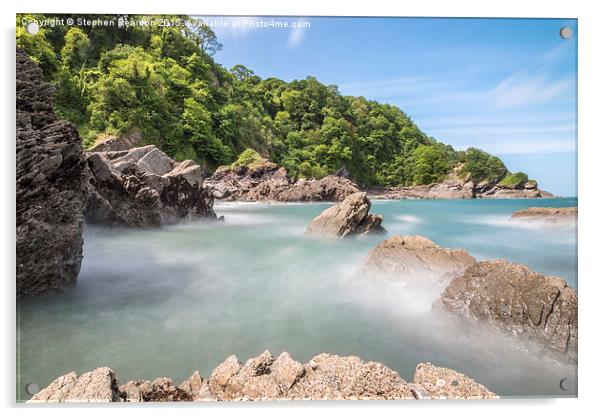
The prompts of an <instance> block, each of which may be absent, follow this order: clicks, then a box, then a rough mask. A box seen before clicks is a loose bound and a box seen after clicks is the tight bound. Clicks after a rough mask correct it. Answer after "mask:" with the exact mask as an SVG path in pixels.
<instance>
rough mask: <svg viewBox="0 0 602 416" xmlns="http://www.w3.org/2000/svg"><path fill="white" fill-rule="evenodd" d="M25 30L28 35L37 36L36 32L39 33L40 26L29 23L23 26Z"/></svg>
mask: <svg viewBox="0 0 602 416" xmlns="http://www.w3.org/2000/svg"><path fill="white" fill-rule="evenodd" d="M25 30H26V31H27V33H29V34H30V35H37V34H38V32H39V31H40V25H38V24H37V23H36V22H29V23H27V25H26V26H25Z"/></svg>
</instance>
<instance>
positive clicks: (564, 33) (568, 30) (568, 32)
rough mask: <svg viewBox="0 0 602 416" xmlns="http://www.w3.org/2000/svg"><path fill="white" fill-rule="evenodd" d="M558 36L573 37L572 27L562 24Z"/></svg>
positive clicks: (563, 37)
mask: <svg viewBox="0 0 602 416" xmlns="http://www.w3.org/2000/svg"><path fill="white" fill-rule="evenodd" d="M560 37H561V38H562V39H570V38H572V37H573V29H571V28H570V27H568V26H563V27H562V28H561V29H560Z"/></svg>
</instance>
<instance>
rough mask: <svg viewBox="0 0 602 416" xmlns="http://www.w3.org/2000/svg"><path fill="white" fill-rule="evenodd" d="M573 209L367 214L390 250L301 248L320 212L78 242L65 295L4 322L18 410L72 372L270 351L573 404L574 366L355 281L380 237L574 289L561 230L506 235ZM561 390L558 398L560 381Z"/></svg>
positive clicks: (255, 212)
mask: <svg viewBox="0 0 602 416" xmlns="http://www.w3.org/2000/svg"><path fill="white" fill-rule="evenodd" d="M576 204H577V200H576V199H574V198H567V199H549V200H468V201H447V200H432V201H413V200H402V201H373V208H372V211H373V212H375V213H377V214H382V215H383V216H384V223H383V225H384V226H385V228H386V229H387V230H388V235H384V236H383V235H379V236H374V237H365V238H358V239H350V240H343V241H321V240H315V239H308V238H306V237H305V236H304V234H303V233H304V230H305V227H306V225H307V224H308V222H309V221H310V220H311V219H312V218H313V217H314V216H315V215H317V214H318V213H320V212H321V211H322V210H323V209H324V208H325V207H327V206H328V204H286V205H267V204H254V203H222V204H218V205H217V206H216V211H217V213H218V215H224V216H225V219H226V221H225V223H223V224H218V223H214V224H206V223H200V222H199V223H190V224H181V225H177V226H171V227H164V228H162V229H158V230H126V229H106V228H96V227H87V228H86V231H85V236H84V238H85V245H84V262H83V264H82V269H81V273H80V276H79V278H78V283H77V285H76V286H75V287H73V288H71V289H68V290H66V291H65V292H64V293H61V294H57V295H52V296H45V297H42V298H37V299H35V300H30V299H28V300H26V301H23V302H22V303H21V305H20V306H19V308H18V321H19V322H18V324H19V326H18V342H19V345H18V351H19V353H18V357H17V358H18V362H17V370H18V386H17V388H18V397H19V399H22V400H25V399H27V398H28V396H27V395H26V394H25V392H24V386H25V385H26V384H27V383H30V382H35V383H37V384H39V385H40V386H45V385H47V384H48V383H49V382H51V381H52V380H53V379H54V378H56V377H57V376H59V375H62V374H64V373H66V372H69V371H72V370H75V371H76V372H78V373H80V372H83V371H86V370H89V369H92V368H96V367H98V366H109V367H111V368H113V369H114V370H115V371H116V373H117V376H118V378H119V380H120V381H121V382H125V381H127V380H131V379H138V378H144V379H153V378H155V377H158V376H167V377H171V378H173V379H174V382H176V383H179V382H180V381H182V380H184V379H185V378H187V377H189V376H190V374H191V373H192V372H193V370H195V369H199V370H200V371H201V373H202V375H203V376H209V374H210V371H211V370H212V369H213V368H214V367H215V366H216V365H218V364H219V363H220V362H221V361H223V360H224V359H225V358H226V357H227V356H229V355H230V354H236V355H237V356H238V357H239V359H240V360H242V361H245V360H246V359H248V358H249V357H252V356H256V355H258V354H260V353H261V352H262V351H263V350H265V349H269V350H270V351H271V352H272V354H274V355H276V354H279V353H280V352H281V351H289V352H290V353H291V354H292V355H293V357H294V358H296V359H297V360H299V361H302V362H305V361H307V360H308V359H310V358H311V357H312V356H314V355H316V354H319V353H322V352H328V353H332V354H338V355H357V356H360V357H361V358H362V359H364V360H373V361H380V362H383V363H384V364H386V365H388V366H390V367H391V368H393V369H394V370H396V371H398V372H399V373H400V375H401V376H402V377H403V378H405V379H406V380H411V378H412V375H413V372H414V368H415V366H416V365H417V364H418V363H419V362H421V361H430V362H432V363H434V364H436V365H441V366H447V367H451V368H454V369H456V370H458V371H461V372H463V373H465V374H466V375H468V376H470V377H472V378H475V379H476V380H477V381H479V382H481V383H482V384H484V385H486V386H487V387H489V388H490V389H491V390H493V391H495V392H496V393H498V394H500V395H502V396H559V395H574V394H575V387H574V386H575V383H576V367H575V366H569V365H563V364H558V363H555V362H553V361H550V360H547V359H544V358H542V357H541V356H539V355H538V354H537V353H534V352H528V351H526V350H524V349H522V348H520V347H519V346H520V344H519V343H517V342H516V341H515V340H514V339H512V337H509V336H500V335H497V334H495V333H491V332H490V331H488V330H486V328H474V327H467V326H465V325H463V324H462V323H460V322H457V321H455V320H454V321H452V320H449V319H448V318H443V317H440V316H439V315H437V314H435V313H433V312H432V310H431V305H432V302H433V301H434V300H435V299H436V298H437V296H438V294H439V291H440V288H436V287H418V288H416V287H413V288H409V287H405V286H403V285H402V284H399V282H390V281H383V280H382V279H375V278H369V277H366V276H361V275H359V274H358V273H356V271H357V269H358V267H359V266H360V265H361V264H362V262H363V260H364V259H365V257H366V255H367V254H368V252H369V250H370V249H372V248H373V247H375V246H376V245H377V244H378V243H379V242H380V241H382V240H383V239H385V238H387V236H391V235H395V234H419V235H423V236H425V237H428V238H430V239H431V240H433V241H434V242H436V243H437V244H439V245H440V246H443V247H449V248H463V249H466V250H468V251H469V252H470V253H471V254H472V255H473V256H475V257H476V258H477V259H479V260H483V259H494V258H504V259H508V260H511V261H515V262H520V263H524V264H526V265H528V266H529V267H531V268H532V269H533V270H535V271H538V272H541V273H544V274H553V275H557V276H561V277H563V278H564V279H566V280H567V281H568V282H569V284H570V285H571V286H573V287H575V288H576V287H577V270H576V269H577V240H576V230H575V228H551V227H541V226H533V225H527V224H522V223H514V222H510V221H508V218H509V217H510V215H511V214H512V212H514V211H515V210H517V209H522V208H526V207H529V206H557V207H560V206H576ZM563 378H567V379H568V380H569V382H568V383H567V382H565V383H564V384H565V385H570V389H569V391H567V392H565V391H562V390H561V389H560V387H559V383H560V380H561V379H563Z"/></svg>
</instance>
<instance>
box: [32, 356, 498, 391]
mask: <svg viewBox="0 0 602 416" xmlns="http://www.w3.org/2000/svg"><path fill="white" fill-rule="evenodd" d="M76 386H77V387H76ZM116 386H117V381H116V380H115V377H114V374H113V372H112V371H111V370H110V369H107V368H99V369H96V370H94V371H92V372H89V373H85V374H82V375H81V376H79V377H77V375H76V374H75V373H69V374H66V375H64V376H61V377H59V378H57V379H56V380H55V381H53V382H52V383H51V384H50V385H49V386H48V387H46V388H45V389H43V390H42V391H41V392H39V393H38V394H36V395H35V396H33V398H32V399H31V400H30V402H67V401H125V402H154V401H205V400H306V399H311V400H353V399H480V398H496V397H497V396H496V395H495V394H494V393H492V392H490V391H489V390H488V389H487V388H485V387H484V386H482V385H480V384H478V383H477V382H475V381H474V380H473V379H471V378H469V377H467V376H465V375H463V374H460V373H457V372H455V371H453V370H450V369H448V368H443V367H435V366H433V365H432V364H430V363H421V364H419V365H418V367H417V368H416V373H415V375H414V381H413V382H412V383H408V382H406V381H405V380H403V379H402V378H401V377H400V376H399V374H398V373H397V372H395V371H393V370H391V369H390V368H388V367H387V366H385V365H383V364H381V363H378V362H372V361H370V362H365V361H362V360H361V359H360V358H358V357H355V356H349V357H340V356H337V355H331V354H320V355H317V356H315V357H313V358H312V359H311V360H309V362H307V363H306V364H301V363H300V362H298V361H295V360H294V359H293V358H292V357H291V356H290V355H289V354H288V353H287V352H283V353H282V354H280V355H279V356H278V357H276V358H274V357H273V356H272V354H271V353H270V352H269V351H264V352H263V353H262V354H261V355H259V356H257V357H253V358H250V359H249V360H247V361H246V362H245V363H244V364H243V363H241V362H240V361H239V360H238V358H237V357H236V356H234V355H231V356H230V357H228V358H227V359H226V360H225V361H224V362H222V363H221V364H220V365H219V366H217V367H216V368H215V369H214V370H213V371H212V373H211V375H210V377H209V378H208V379H206V380H204V379H203V378H202V376H201V375H200V373H199V372H198V371H195V372H194V373H193V374H192V376H191V377H190V378H189V379H188V380H185V381H184V382H183V383H182V384H180V385H179V386H178V387H175V386H174V385H173V383H172V381H171V379H169V378H163V377H160V378H157V379H155V380H154V381H153V382H151V381H148V380H138V381H129V382H127V383H125V384H123V385H121V386H119V387H116Z"/></svg>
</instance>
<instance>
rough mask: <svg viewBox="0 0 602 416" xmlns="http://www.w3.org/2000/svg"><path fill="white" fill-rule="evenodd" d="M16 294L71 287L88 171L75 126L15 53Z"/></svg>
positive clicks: (19, 53)
mask: <svg viewBox="0 0 602 416" xmlns="http://www.w3.org/2000/svg"><path fill="white" fill-rule="evenodd" d="M16 73H17V79H16V82H17V89H16V102H17V109H16V110H17V117H16V118H17V119H16V161H17V166H16V227H17V230H16V231H17V233H16V234H17V236H16V239H17V241H16V243H17V250H16V256H17V258H16V263H17V284H16V286H17V296H18V297H22V296H29V295H38V294H42V293H45V292H48V291H53V290H59V289H62V288H64V287H66V286H69V285H72V284H74V283H75V280H76V278H77V274H78V273H79V269H80V266H81V261H82V258H83V255H82V246H83V238H82V231H83V224H84V216H83V211H84V208H85V207H86V204H87V200H88V191H87V181H88V177H89V173H88V170H87V165H86V160H85V157H84V153H83V149H82V145H81V140H80V137H79V135H78V133H77V131H76V129H75V127H74V126H73V125H72V124H71V123H69V122H66V121H59V120H57V118H56V116H55V114H54V112H53V110H52V97H53V93H54V91H53V88H52V86H51V85H50V84H48V83H46V82H44V81H43V78H42V71H41V69H40V68H39V67H38V66H37V65H36V64H35V63H34V62H33V61H31V60H30V59H29V58H28V56H27V54H26V53H25V52H23V51H22V50H20V49H17V70H16Z"/></svg>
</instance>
